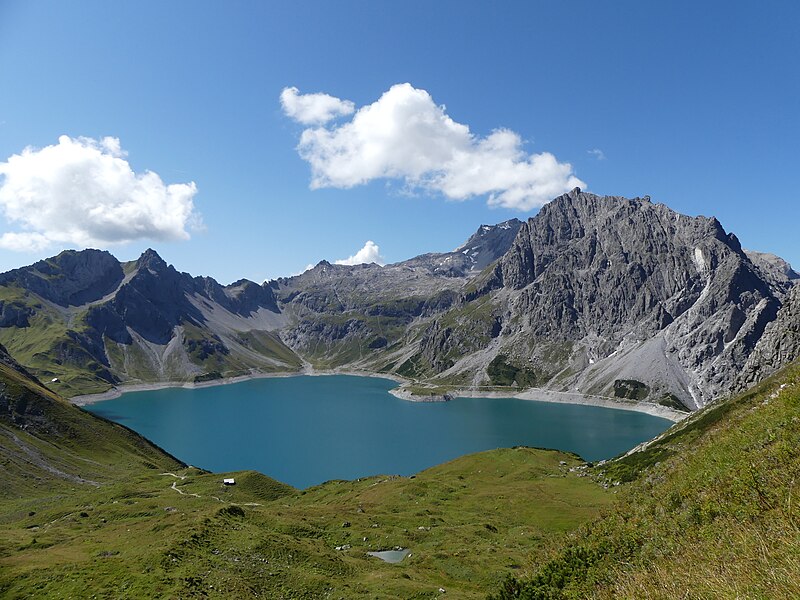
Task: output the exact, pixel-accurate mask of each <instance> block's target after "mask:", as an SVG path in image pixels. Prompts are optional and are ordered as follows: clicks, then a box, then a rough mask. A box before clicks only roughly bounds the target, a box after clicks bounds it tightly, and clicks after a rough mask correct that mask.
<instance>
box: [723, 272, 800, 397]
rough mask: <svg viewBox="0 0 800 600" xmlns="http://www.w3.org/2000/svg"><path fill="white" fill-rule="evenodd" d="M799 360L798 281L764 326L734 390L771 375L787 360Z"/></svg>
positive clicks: (799, 310)
mask: <svg viewBox="0 0 800 600" xmlns="http://www.w3.org/2000/svg"><path fill="white" fill-rule="evenodd" d="M798 359H800V284H795V285H794V286H793V288H792V290H791V292H790V293H789V296H788V298H787V299H786V301H785V302H784V304H783V306H782V307H781V310H780V311H779V312H778V315H777V318H776V319H775V320H774V321H773V322H772V323H770V324H769V325H767V327H766V330H765V331H764V334H763V335H762V336H761V338H760V339H759V340H758V344H757V345H756V347H755V350H754V351H753V352H752V353H751V354H750V356H748V357H747V361H746V362H745V365H744V368H743V369H742V370H741V373H740V374H739V376H738V377H737V378H736V386H735V389H737V390H745V389H747V388H748V387H750V386H751V385H753V384H755V383H757V382H759V381H761V380H762V379H763V378H765V377H768V376H769V375H772V374H773V373H775V372H776V371H777V370H779V369H781V368H782V367H785V366H786V365H788V364H789V363H791V362H793V361H795V360H798Z"/></svg>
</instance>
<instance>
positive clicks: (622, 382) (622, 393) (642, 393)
mask: <svg viewBox="0 0 800 600" xmlns="http://www.w3.org/2000/svg"><path fill="white" fill-rule="evenodd" d="M649 395H650V387H649V386H648V385H647V384H644V383H642V382H641V381H636V380H635V379H617V380H615V381H614V397H615V398H626V399H628V400H644V399H645V398H647V397H648V396H649Z"/></svg>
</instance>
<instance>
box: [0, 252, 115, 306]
mask: <svg viewBox="0 0 800 600" xmlns="http://www.w3.org/2000/svg"><path fill="white" fill-rule="evenodd" d="M123 277H124V274H123V272H122V266H121V265H120V263H119V262H118V261H117V259H116V258H114V257H113V256H112V255H111V254H109V253H108V252H105V251H100V250H82V251H80V252H78V251H76V250H65V251H64V252H62V253H61V254H59V255H58V256H54V257H52V258H49V259H47V260H40V261H39V262H37V263H34V264H33V265H31V266H29V267H23V268H21V269H14V270H13V271H8V272H7V273H3V274H0V286H8V285H16V286H18V287H20V288H23V289H26V290H29V291H31V292H33V293H35V294H37V295H38V296H40V297H42V298H44V299H45V300H49V301H51V302H53V303H55V304H58V305H60V306H79V305H81V304H85V303H87V302H91V301H93V300H99V299H100V298H102V297H103V296H105V295H106V294H108V293H111V292H113V291H114V289H115V288H116V287H117V286H118V285H119V283H120V282H121V281H122V279H123Z"/></svg>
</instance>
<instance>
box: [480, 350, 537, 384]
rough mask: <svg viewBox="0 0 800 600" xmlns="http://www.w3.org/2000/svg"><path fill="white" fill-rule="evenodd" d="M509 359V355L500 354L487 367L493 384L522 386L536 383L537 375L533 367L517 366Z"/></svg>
mask: <svg viewBox="0 0 800 600" xmlns="http://www.w3.org/2000/svg"><path fill="white" fill-rule="evenodd" d="M507 361H508V356H506V355H505V354H498V355H497V356H495V357H494V359H493V360H492V362H490V363H489V365H488V366H487V367H486V373H487V375H489V380H490V381H491V383H492V385H497V386H513V385H517V386H519V387H521V388H526V387H533V386H535V385H536V381H537V376H536V372H535V371H534V370H533V369H529V368H520V367H516V366H514V365H512V364H510V363H509V362H507Z"/></svg>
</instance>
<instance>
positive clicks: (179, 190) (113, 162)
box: [0, 135, 200, 251]
mask: <svg viewBox="0 0 800 600" xmlns="http://www.w3.org/2000/svg"><path fill="white" fill-rule="evenodd" d="M125 157H126V153H125V151H124V150H123V149H122V147H121V145H120V141H119V140H118V139H117V138H113V137H106V138H103V139H102V140H94V139H91V138H84V137H80V138H71V137H69V136H66V135H62V136H61V137H60V138H58V144H55V145H52V146H46V147H45V148H42V149H34V148H26V149H25V150H23V151H22V152H21V153H20V154H15V155H13V156H11V157H10V158H9V159H8V160H7V161H6V162H1V163H0V177H1V178H2V183H1V184H0V209H2V211H3V214H4V216H5V217H6V219H7V220H8V221H9V222H10V223H12V224H14V225H17V226H19V228H20V229H21V231H16V232H6V233H3V234H2V235H0V247H2V248H6V249H9V250H20V251H24V250H29V251H34V250H42V249H44V248H47V247H48V246H52V245H56V244H72V245H76V246H81V247H87V246H104V245H107V244H118V243H124V242H129V241H132V240H139V239H150V240H156V241H172V240H185V239H188V238H189V233H188V231H187V228H190V227H191V226H193V225H199V222H200V221H199V216H198V215H197V214H196V213H195V211H194V202H193V198H194V196H195V194H196V193H197V187H196V186H195V184H194V182H191V183H178V184H171V185H166V184H164V182H163V181H162V180H161V177H159V176H158V174H156V173H154V172H152V171H145V172H143V173H135V172H134V171H133V169H131V166H130V164H129V163H128V161H127V160H126V159H125Z"/></svg>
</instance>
